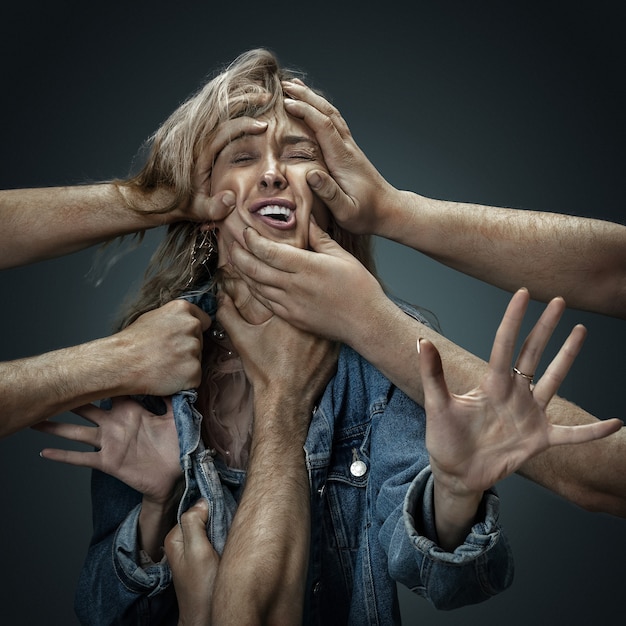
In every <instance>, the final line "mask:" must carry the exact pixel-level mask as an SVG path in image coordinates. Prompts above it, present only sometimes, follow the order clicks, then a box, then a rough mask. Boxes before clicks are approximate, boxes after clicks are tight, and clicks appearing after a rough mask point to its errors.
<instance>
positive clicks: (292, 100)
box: [283, 98, 297, 106]
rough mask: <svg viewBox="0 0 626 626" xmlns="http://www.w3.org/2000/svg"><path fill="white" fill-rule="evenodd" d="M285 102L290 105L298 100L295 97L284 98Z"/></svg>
mask: <svg viewBox="0 0 626 626" xmlns="http://www.w3.org/2000/svg"><path fill="white" fill-rule="evenodd" d="M283 102H284V104H285V106H289V105H291V104H295V103H296V102H297V101H296V100H294V99H293V98H285V99H284V100H283Z"/></svg>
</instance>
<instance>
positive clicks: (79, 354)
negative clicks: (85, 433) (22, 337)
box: [0, 300, 211, 437]
mask: <svg viewBox="0 0 626 626" xmlns="http://www.w3.org/2000/svg"><path fill="white" fill-rule="evenodd" d="M210 322H211V320H210V318H209V316H208V315H207V314H206V313H204V311H202V310H201V309H199V308H198V307H196V306H195V305H193V304H190V303H188V302H185V301H183V300H176V301H173V302H169V303H167V304H166V305H164V306H162V307H161V308H160V309H156V310H154V311H149V312H148V313H144V314H143V315H142V316H140V317H139V318H138V319H137V320H136V321H135V322H134V323H133V324H131V325H129V326H128V327H127V328H125V329H124V330H122V331H120V332H118V333H116V334H114V335H111V336H109V337H105V338H101V339H96V340H94V341H91V342H88V343H84V344H81V345H78V346H72V347H70V348H63V349H60V350H56V351H53V352H48V353H46V354H42V355H39V356H34V357H28V358H24V359H18V360H15V361H8V362H4V363H0V397H1V398H2V418H1V419H0V437H4V436H7V435H9V434H11V433H14V432H16V431H17V430H19V429H21V428H26V427H28V426H32V425H33V424H36V423H37V422H39V421H41V420H43V419H45V418H47V417H51V416H53V415H56V414H58V413H61V412H63V411H66V410H68V409H72V408H74V407H76V406H79V405H83V404H87V403H89V402H93V401H95V400H100V399H102V398H105V397H116V396H124V395H143V394H149V395H161V396H165V395H170V394H173V393H175V392H176V391H180V390H181V389H190V388H193V387H195V386H196V385H197V384H198V383H199V381H200V375H201V369H200V355H201V353H202V332H203V331H204V330H205V329H207V328H208V327H209V325H210Z"/></svg>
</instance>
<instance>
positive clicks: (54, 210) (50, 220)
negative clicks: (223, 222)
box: [0, 117, 267, 269]
mask: <svg viewBox="0 0 626 626" xmlns="http://www.w3.org/2000/svg"><path fill="white" fill-rule="evenodd" d="M266 127H267V125H266V124H265V123H263V122H259V121H257V120H254V119H251V118H246V117H242V118H239V119H237V120H231V121H228V122H226V123H224V124H222V126H221V127H220V130H219V133H218V135H217V136H216V138H215V140H214V141H213V143H212V144H211V150H208V151H205V152H204V153H203V155H202V158H201V159H199V160H198V162H197V163H195V166H194V170H193V173H192V181H191V186H192V194H191V197H190V198H187V199H184V200H183V201H182V202H178V203H177V195H176V191H175V190H174V189H172V188H170V187H159V188H155V189H151V190H146V189H141V188H139V187H138V186H136V185H132V184H126V183H124V182H117V183H115V182H109V183H101V184H95V185H77V186H70V187H48V188H40V189H7V190H2V191H0V222H1V223H2V229H1V230H0V269H6V268H9V267H15V266H18V265H24V264H26V263H33V262H35V261H41V260H43V259H48V258H51V257H57V256H62V255H64V254H69V253H71V252H76V251H77V250H81V249H83V248H86V247H88V246H91V245H94V244H97V243H101V242H103V241H106V240H108V239H112V238H114V237H118V236H120V235H126V234H129V233H134V232H137V231H143V230H147V229H150V228H154V227H156V226H162V225H165V224H171V223H173V222H177V221H181V220H192V221H211V220H219V219H223V218H224V217H226V216H227V215H228V214H229V213H230V212H231V211H232V209H233V208H234V195H233V194H232V192H229V191H225V192H223V193H221V194H217V195H216V196H215V197H211V196H209V195H207V193H206V191H203V190H204V189H206V186H205V185H204V181H205V179H206V177H207V176H208V172H209V171H210V168H211V163H212V159H213V157H214V155H215V154H216V153H217V152H219V150H221V149H222V148H223V146H224V145H225V144H226V143H227V142H228V141H229V140H230V139H231V138H232V137H233V136H237V135H239V134H242V133H244V132H245V133H260V132H264V131H265V129H266Z"/></svg>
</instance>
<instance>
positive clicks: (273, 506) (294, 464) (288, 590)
mask: <svg viewBox="0 0 626 626" xmlns="http://www.w3.org/2000/svg"><path fill="white" fill-rule="evenodd" d="M218 319H219V320H220V322H221V323H222V325H223V326H224V328H225V330H226V331H227V333H228V334H229V336H230V337H231V338H232V340H233V342H234V343H235V346H236V348H237V350H238V352H239V353H240V355H241V356H242V360H243V362H244V367H245V369H246V374H247V376H248V378H249V380H250V382H251V383H252V385H253V391H254V430H253V438H252V447H251V452H250V460H249V464H248V474H247V478H246V486H245V490H244V494H243V496H242V499H241V502H240V504H239V507H238V509H237V514H236V515H235V518H234V520H233V524H232V526H231V529H230V531H229V534H228V540H227V542H226V547H225V549H224V553H223V555H222V560H221V562H220V567H219V570H218V574H217V579H216V581H215V591H214V597H213V623H216V624H220V625H221V624H251V625H253V624H296V623H300V622H301V620H302V609H303V602H304V585H305V582H306V572H307V563H308V553H309V537H310V529H309V526H310V513H309V498H310V496H309V481H308V474H307V469H306V465H305V457H304V449H303V448H304V442H305V439H306V435H307V432H308V426H309V422H310V419H311V411H312V408H313V405H314V402H315V401H316V399H317V397H318V395H319V394H320V393H321V391H322V390H323V388H324V386H325V384H326V382H327V380H328V378H329V377H330V375H331V373H332V371H333V370H334V367H335V364H336V356H337V351H336V349H335V346H333V345H332V344H330V343H329V342H327V341H325V340H322V339H319V338H316V337H314V336H312V335H309V334H308V333H303V332H302V331H299V330H297V329H295V328H293V327H291V326H289V324H287V323H286V322H284V321H283V320H281V319H280V318H278V317H271V318H270V319H269V320H267V321H265V322H263V323H261V324H257V325H252V324H247V323H246V322H245V321H244V320H243V318H241V317H240V316H239V314H238V313H237V310H236V309H235V307H234V305H233V302H232V300H230V298H228V297H225V298H224V300H223V302H222V304H221V306H220V309H219V312H218Z"/></svg>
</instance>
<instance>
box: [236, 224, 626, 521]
mask: <svg viewBox="0 0 626 626" xmlns="http://www.w3.org/2000/svg"><path fill="white" fill-rule="evenodd" d="M245 241H246V243H247V245H248V248H249V250H244V249H243V248H241V247H240V246H237V245H234V246H233V249H232V250H231V258H232V261H233V263H234V264H235V266H236V267H237V268H238V269H239V270H240V271H241V273H242V275H243V277H244V279H245V280H246V281H247V282H248V283H249V285H250V288H251V290H252V291H253V293H254V294H255V296H256V297H258V298H259V299H260V300H261V301H262V302H264V303H265V304H266V306H268V307H270V308H271V309H272V310H273V311H274V313H275V314H277V315H280V316H282V317H284V318H285V319H287V320H288V321H289V322H291V323H292V324H294V325H296V326H298V327H300V328H304V329H306V330H309V331H310V332H315V333H319V334H322V335H325V336H328V337H331V338H332V339H337V340H341V341H343V342H345V343H347V344H349V345H350V346H352V347H353V348H354V349H355V350H357V351H358V352H359V353H360V354H361V355H362V356H363V357H364V358H366V359H367V360H368V361H370V362H371V363H373V364H374V365H375V366H376V367H377V368H378V369H379V370H380V371H381V372H382V373H383V374H385V376H387V377H388V378H389V379H390V380H391V381H393V382H394V383H395V384H396V385H397V386H398V387H399V388H400V389H402V390H403V391H404V392H405V393H407V394H408V395H409V396H410V397H411V398H413V399H414V400H415V401H416V402H418V403H419V404H422V405H423V404H424V392H423V387H422V381H421V378H420V368H419V364H418V365H416V364H415V358H414V355H415V342H416V340H417V338H418V337H423V338H424V339H428V340H429V341H430V342H432V343H433V344H434V345H435V346H436V347H437V349H438V351H439V352H440V354H441V358H442V360H443V362H444V363H445V364H446V380H447V382H448V388H449V389H450V391H451V392H452V393H457V394H463V393H466V392H467V391H468V390H470V389H472V388H474V387H476V386H478V384H479V382H480V380H481V379H482V377H483V376H484V374H485V373H486V371H487V364H486V363H485V362H484V361H483V360H481V359H479V358H478V357H476V356H474V355H473V354H471V353H470V352H467V351H466V350H464V349H463V348H461V347H459V346H457V345H455V344H454V343H452V342H451V341H449V340H447V339H446V338H445V337H442V336H441V335H439V334H438V333H437V332H435V331H434V330H432V329H430V328H428V327H427V326H424V325H423V324H421V323H420V322H418V321H416V320H414V319H413V318H411V317H409V316H408V315H406V314H405V313H404V312H403V311H402V310H400V309H399V308H398V307H397V306H396V305H395V304H394V303H393V302H392V301H391V300H390V299H389V298H387V296H386V295H385V294H384V293H383V290H382V288H381V287H380V284H379V283H378V281H377V280H376V279H375V278H374V277H373V276H372V275H371V274H370V273H369V272H368V271H367V270H366V269H365V268H364V267H363V266H362V265H361V264H360V263H359V262H358V261H357V260H356V259H354V258H353V257H352V256H350V255H349V254H348V253H347V252H346V251H345V250H343V249H342V248H341V247H340V246H338V245H337V244H336V243H335V242H334V241H333V240H332V239H330V237H328V235H326V234H325V233H323V232H322V231H320V229H319V228H317V227H316V226H315V225H311V229H310V234H309V241H310V243H311V247H312V248H313V250H314V252H311V251H307V250H296V249H294V248H291V247H289V246H284V245H281V244H278V243H276V242H271V241H269V240H267V239H264V238H262V237H260V236H259V235H258V234H257V233H256V232H255V231H253V230H252V229H248V230H247V231H246V233H245ZM320 284H323V285H324V289H323V290H320V289H319V285H320ZM546 412H547V415H548V418H549V420H550V421H551V422H552V423H554V424H562V425H575V424H587V423H597V424H601V422H600V421H599V420H597V419H596V418H595V417H593V416H592V415H590V414H589V413H587V412H586V411H584V410H583V409H581V408H580V407H577V406H576V405H574V404H572V403H571V402H568V401H566V400H564V399H562V398H559V397H554V398H553V399H552V401H551V402H550V404H549V405H548V407H547V409H546ZM519 472H520V473H522V474H523V475H524V476H527V477H528V478H530V479H531V480H533V481H535V482H537V483H539V484H541V485H543V486H545V487H547V488H548V489H551V490H552V491H554V492H556V493H558V494H560V495H561V496H563V497H565V498H567V499H568V500H571V501H572V502H575V503H576V504H578V505H579V506H582V507H584V508H587V509H590V510H601V511H606V512H609V513H612V514H614V515H620V516H623V517H626V481H625V480H624V476H626V431H624V430H621V431H620V432H619V433H615V434H613V435H611V436H610V437H607V438H606V439H602V440H599V441H594V442H590V443H585V444H580V445H577V446H572V447H570V446H562V447H559V448H553V449H550V450H548V451H546V452H543V453H541V454H539V455H538V456H536V457H534V458H533V459H531V460H530V461H527V462H526V463H525V464H524V465H523V466H522V467H521V468H520V470H519Z"/></svg>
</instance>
